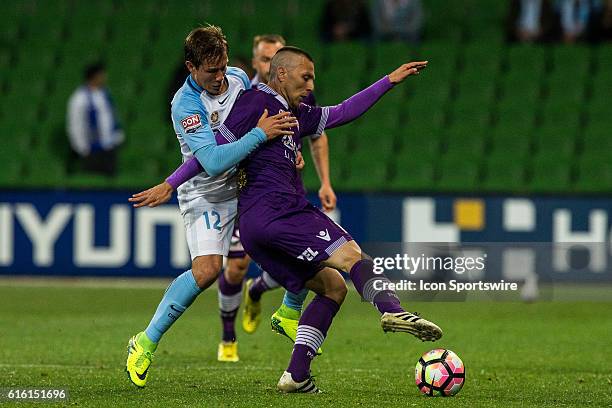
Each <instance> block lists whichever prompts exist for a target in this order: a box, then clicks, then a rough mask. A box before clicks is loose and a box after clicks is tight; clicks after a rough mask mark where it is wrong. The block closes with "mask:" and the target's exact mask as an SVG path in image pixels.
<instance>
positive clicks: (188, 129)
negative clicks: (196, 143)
mask: <svg viewBox="0 0 612 408" xmlns="http://www.w3.org/2000/svg"><path fill="white" fill-rule="evenodd" d="M181 126H183V130H184V131H185V133H193V132H195V131H196V130H198V129H199V128H200V127H201V126H202V121H201V120H200V115H199V114H197V113H196V114H195V115H190V116H187V117H186V118H183V119H181Z"/></svg>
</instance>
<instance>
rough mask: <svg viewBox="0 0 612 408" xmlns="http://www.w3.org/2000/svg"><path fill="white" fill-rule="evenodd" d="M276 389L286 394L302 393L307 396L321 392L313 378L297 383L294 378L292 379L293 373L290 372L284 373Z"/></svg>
mask: <svg viewBox="0 0 612 408" xmlns="http://www.w3.org/2000/svg"><path fill="white" fill-rule="evenodd" d="M276 388H277V389H278V390H279V391H280V392H284V393H289V392H302V393H306V394H318V393H320V392H321V390H320V389H318V388H317V386H316V385H315V383H314V381H313V380H312V377H310V378H308V379H306V380H305V381H302V382H295V381H293V378H291V373H290V372H289V371H285V372H284V373H283V375H282V376H281V378H280V380H278V384H277V385H276Z"/></svg>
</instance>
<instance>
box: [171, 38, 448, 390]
mask: <svg viewBox="0 0 612 408" xmlns="http://www.w3.org/2000/svg"><path fill="white" fill-rule="evenodd" d="M426 66H427V62H426V61H424V62H411V63H408V64H403V65H402V66H400V67H399V68H398V69H396V70H395V71H393V72H392V73H391V74H389V75H386V76H384V77H383V78H381V79H380V80H379V81H377V82H375V83H374V84H372V85H371V86H370V87H368V88H367V89H365V90H363V91H361V92H359V93H357V94H355V95H353V96H352V97H350V98H349V99H347V100H345V101H344V102H342V103H341V104H338V105H335V106H329V107H319V106H311V105H306V104H304V103H302V101H303V100H304V98H306V97H307V96H308V95H309V94H310V93H311V92H312V90H313V89H314V63H313V61H312V58H311V57H310V55H309V54H308V53H306V52H305V51H303V50H300V49H299V48H295V47H284V48H282V49H281V50H279V51H278V52H277V53H276V55H275V56H274V58H273V59H272V62H271V67H270V81H269V86H268V85H265V84H259V85H258V86H257V89H251V90H249V91H245V92H244V93H242V95H241V96H240V97H239V98H238V99H237V101H236V104H235V106H234V109H232V112H230V115H229V116H228V118H227V119H226V121H225V123H224V129H223V133H221V132H216V133H215V137H216V140H217V142H218V143H225V140H226V139H227V136H228V135H232V136H234V137H236V138H238V139H239V138H241V136H240V135H244V134H246V132H247V131H248V130H249V129H250V127H251V126H252V125H253V124H254V123H255V122H256V120H257V118H258V117H259V114H260V112H261V110H262V109H267V110H269V111H271V112H278V111H290V112H292V113H293V114H294V115H295V116H296V117H297V118H298V123H299V125H298V126H297V127H296V128H295V129H294V135H292V136H289V135H286V136H283V137H282V138H281V139H279V140H275V141H272V142H270V143H266V144H264V145H262V146H261V147H260V148H258V149H257V150H256V151H254V152H253V153H252V154H251V155H249V156H248V157H247V159H245V160H244V161H243V162H242V163H241V164H240V166H239V167H240V170H239V173H240V176H239V178H240V180H239V184H240V197H239V200H238V210H239V213H240V219H239V224H240V230H241V232H242V236H241V238H242V243H243V245H244V247H245V249H246V251H247V252H248V253H249V254H250V255H251V256H252V257H253V259H254V260H255V261H256V262H257V263H259V264H260V265H261V266H262V267H263V268H264V269H265V270H266V271H267V272H268V273H269V274H270V276H272V277H273V278H274V279H275V280H276V281H277V282H279V283H280V284H281V285H282V286H283V287H284V288H285V289H288V290H290V291H292V292H294V293H297V292H299V291H301V290H302V289H304V288H305V287H307V288H308V289H310V290H313V291H314V292H315V293H316V294H317V296H315V298H314V299H313V300H312V302H310V304H309V305H308V307H307V308H306V310H305V311H304V313H303V314H302V316H301V318H300V321H299V326H298V330H297V338H296V341H295V345H294V348H293V353H292V356H291V361H290V362H289V366H288V368H287V370H286V371H285V372H284V373H283V375H282V376H281V378H280V380H279V382H278V385H277V388H278V389H279V390H280V391H282V392H303V393H314V392H319V390H318V388H317V386H316V385H315V384H314V382H313V381H312V377H311V374H310V364H311V361H312V359H313V358H314V357H315V355H316V352H317V349H318V348H319V347H320V346H321V344H322V343H323V341H324V339H325V337H326V335H327V331H328V329H329V327H330V326H331V323H332V320H333V318H334V316H335V315H336V313H337V312H338V310H339V308H340V305H341V304H342V303H343V301H344V297H345V296H346V292H347V289H346V282H345V280H344V278H343V277H342V275H341V274H340V272H345V273H348V274H349V275H350V277H351V280H352V282H353V284H354V286H355V288H356V289H357V291H358V292H359V294H360V295H361V296H362V298H363V299H365V300H367V301H369V302H371V303H372V304H373V305H374V306H375V307H376V309H377V310H378V311H379V312H380V313H381V326H382V328H383V330H384V331H402V332H407V333H410V334H412V335H414V336H415V337H417V338H419V339H420V340H423V341H427V340H430V341H434V340H437V339H439V338H440V337H441V336H442V331H441V329H440V328H439V327H438V326H436V325H435V324H433V323H432V322H429V321H427V320H425V319H423V318H421V317H419V316H418V315H416V314H412V313H409V312H406V311H405V310H404V309H403V308H402V307H401V305H400V301H399V298H398V297H397V294H396V293H395V291H393V290H392V289H391V286H390V285H389V284H390V281H389V280H388V279H386V278H385V277H384V275H383V274H376V273H375V272H374V263H373V261H372V259H371V258H370V257H369V256H367V255H366V254H364V253H363V252H362V251H361V248H360V247H359V246H358V245H357V244H356V243H355V241H354V240H353V238H352V237H351V236H350V235H349V234H348V232H346V231H345V230H344V229H343V228H342V227H340V226H339V225H338V224H336V223H334V222H333V221H332V220H331V219H329V217H327V216H326V215H325V214H324V213H323V212H321V211H320V210H318V209H317V208H315V207H314V206H312V205H311V204H310V203H309V202H308V201H307V200H306V197H305V195H304V193H303V191H302V190H301V189H300V188H299V187H297V184H298V180H299V174H298V172H297V171H296V169H295V163H296V160H297V158H298V152H299V150H298V144H299V138H300V137H302V135H310V134H315V133H321V132H322V131H323V130H324V129H325V128H333V127H337V126H341V125H343V124H346V123H349V122H351V121H353V120H355V119H356V118H358V117H359V116H361V115H362V114H363V113H365V112H366V111H367V110H368V109H369V108H370V107H371V106H373V105H374V104H375V103H376V101H378V99H380V98H381V97H382V96H383V95H384V94H385V93H387V92H388V91H389V90H391V88H393V86H394V85H395V84H398V83H400V82H403V81H404V80H405V79H406V78H407V77H408V76H411V75H418V73H419V71H420V70H422V69H424V68H425V67H426ZM374 142H375V141H374ZM190 161H193V159H192V160H190ZM195 164H196V167H197V162H195ZM183 166H184V167H185V168H188V167H190V164H189V163H184V164H183ZM183 166H182V167H183ZM195 175H197V169H193V171H192V172H191V174H188V173H187V172H184V173H183V174H182V176H183V178H182V179H181V180H177V182H179V181H180V182H183V181H186V180H187V178H186V177H187V176H195Z"/></svg>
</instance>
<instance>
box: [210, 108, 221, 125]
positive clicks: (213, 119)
mask: <svg viewBox="0 0 612 408" xmlns="http://www.w3.org/2000/svg"><path fill="white" fill-rule="evenodd" d="M218 124H219V112H218V111H214V112H213V113H211V114H210V125H211V126H216V125H218Z"/></svg>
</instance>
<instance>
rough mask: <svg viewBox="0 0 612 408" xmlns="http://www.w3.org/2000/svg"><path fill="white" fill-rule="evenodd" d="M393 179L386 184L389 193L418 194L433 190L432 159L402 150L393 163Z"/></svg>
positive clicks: (433, 172) (433, 171)
mask: <svg viewBox="0 0 612 408" xmlns="http://www.w3.org/2000/svg"><path fill="white" fill-rule="evenodd" d="M392 173H393V177H392V178H391V179H390V180H389V181H388V182H387V183H386V186H387V187H388V189H389V190H391V191H404V192H418V191H433V190H434V176H435V169H434V159H433V158H431V159H430V158H425V157H423V156H419V155H418V154H413V152H411V151H409V150H408V151H407V150H402V151H400V152H399V153H398V155H397V156H396V157H395V159H394V161H393V166H392Z"/></svg>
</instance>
